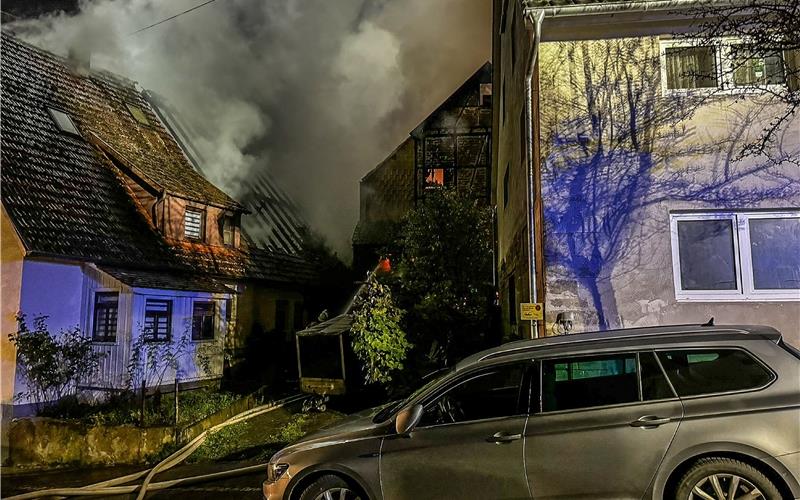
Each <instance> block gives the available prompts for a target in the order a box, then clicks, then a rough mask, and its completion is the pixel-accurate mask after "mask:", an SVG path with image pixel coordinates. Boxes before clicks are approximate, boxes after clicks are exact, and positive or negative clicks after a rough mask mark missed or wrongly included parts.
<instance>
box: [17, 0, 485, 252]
mask: <svg viewBox="0 0 800 500" xmlns="http://www.w3.org/2000/svg"><path fill="white" fill-rule="evenodd" d="M199 3H201V2H200V0H175V1H169V2H166V1H163V0H85V1H83V2H82V3H81V11H80V14H78V15H75V16H69V15H65V14H56V15H51V16H47V17H43V18H40V19H37V20H32V21H21V22H17V23H14V29H15V31H16V33H17V34H18V35H19V36H21V37H23V38H24V39H26V40H28V41H30V42H31V43H33V44H35V45H38V46H40V47H42V48H45V49H47V50H51V51H53V52H56V53H60V54H62V55H66V54H67V52H68V51H69V50H74V51H77V52H79V53H80V52H84V53H86V52H89V53H91V57H92V66H93V67H95V68H104V69H108V70H110V71H113V72H116V73H120V74H123V75H126V76H128V77H130V78H131V79H133V80H136V81H138V82H139V83H140V84H141V85H142V86H143V87H144V88H147V89H151V90H154V91H156V92H157V93H159V94H161V95H163V96H165V97H166V98H167V99H168V101H169V102H170V103H171V104H172V105H173V106H174V107H175V108H177V110H178V111H179V112H180V113H181V114H182V115H183V116H185V117H186V119H187V120H188V121H190V122H193V123H195V124H196V125H197V135H198V136H197V137H196V142H197V144H198V147H200V148H201V149H202V151H201V153H202V154H203V156H204V157H205V158H206V159H207V161H208V162H209V163H210V164H209V165H207V166H206V168H205V170H206V171H207V172H210V174H209V176H210V177H211V180H212V181H213V182H215V183H217V184H218V185H219V186H221V187H222V188H223V189H225V190H226V191H228V192H229V193H230V194H232V195H233V196H234V197H236V196H239V195H241V194H243V193H244V192H245V191H246V187H247V179H248V177H249V175H250V173H251V172H252V171H253V170H254V169H268V170H269V171H270V172H271V173H272V174H273V175H274V176H275V177H276V178H277V179H278V180H279V181H280V182H281V183H282V184H283V185H284V186H285V187H286V188H287V189H288V190H289V191H290V193H291V194H292V195H293V196H294V198H295V199H296V201H297V202H298V205H300V207H301V208H302V209H303V210H304V211H305V215H306V217H307V218H308V220H309V221H310V223H311V225H312V227H313V228H314V229H315V230H317V231H319V232H320V233H321V234H323V235H325V236H326V237H327V238H328V239H329V240H330V242H331V243H332V244H333V246H334V248H336V249H337V250H338V251H339V252H341V253H342V254H344V255H347V254H349V245H350V236H351V233H352V229H353V227H354V224H355V221H356V219H357V217H358V180H359V179H360V178H361V177H362V176H363V175H364V174H365V173H366V172H367V171H369V170H370V169H371V168H372V167H373V166H374V165H375V164H376V163H377V162H378V161H380V160H381V159H382V158H383V157H384V156H385V155H386V154H388V153H389V152H391V151H392V150H393V149H394V147H395V146H396V145H397V144H398V143H399V142H400V141H402V140H403V138H404V137H405V135H406V134H407V133H408V132H409V131H410V130H411V129H412V128H413V127H415V126H416V125H417V124H418V123H419V122H420V121H421V120H422V119H423V118H424V117H425V116H426V115H427V114H428V113H429V112H430V111H432V110H433V109H434V108H435V107H436V106H437V105H438V104H439V103H440V102H441V101H442V100H443V99H444V98H446V97H447V96H448V95H449V94H450V92H452V91H453V90H454V89H455V88H456V87H457V86H458V85H459V84H460V83H461V82H463V80H465V79H466V78H467V77H468V76H469V75H471V74H472V72H474V71H475V70H476V69H477V68H478V67H479V66H480V65H481V64H482V63H483V62H485V61H486V60H488V59H489V58H490V53H491V50H490V45H491V39H490V32H491V2H490V1H489V0H335V1H331V0H217V1H216V2H214V3H211V4H209V5H207V6H205V7H202V8H200V9H197V10H195V11H192V12H190V13H188V14H185V15H183V16H180V17H178V18H176V19H174V20H172V21H169V22H166V23H164V24H161V25H159V26H156V27H154V28H151V29H148V30H145V31H142V32H140V33H136V34H131V33H133V32H135V31H136V30H138V29H140V28H142V27H143V26H147V25H149V24H152V23H153V22H156V21H159V20H161V19H164V18H166V17H169V16H171V15H174V14H176V13H178V12H181V11H184V10H186V9H188V8H190V7H193V6H195V5H197V4H199Z"/></svg>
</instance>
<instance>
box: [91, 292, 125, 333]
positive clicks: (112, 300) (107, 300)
mask: <svg viewBox="0 0 800 500" xmlns="http://www.w3.org/2000/svg"><path fill="white" fill-rule="evenodd" d="M118 304H119V293H117V292H98V293H96V294H95V296H94V324H93V327H92V340H94V341H95V342H116V340H117V310H118Z"/></svg>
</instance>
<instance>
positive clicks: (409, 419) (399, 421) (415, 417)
mask: <svg viewBox="0 0 800 500" xmlns="http://www.w3.org/2000/svg"><path fill="white" fill-rule="evenodd" d="M421 418H422V405H414V406H412V407H411V408H404V409H403V410H401V411H400V413H398V414H397V417H396V418H395V420H394V428H395V430H396V431H397V434H400V435H402V434H408V433H409V432H411V431H413V430H414V427H416V426H417V424H418V423H419V421H420V419H421Z"/></svg>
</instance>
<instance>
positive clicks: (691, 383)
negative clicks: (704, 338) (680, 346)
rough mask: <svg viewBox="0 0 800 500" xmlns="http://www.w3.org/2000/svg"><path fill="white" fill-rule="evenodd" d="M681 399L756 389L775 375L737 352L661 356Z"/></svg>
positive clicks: (703, 351) (704, 351)
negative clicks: (683, 397) (682, 397)
mask: <svg viewBox="0 0 800 500" xmlns="http://www.w3.org/2000/svg"><path fill="white" fill-rule="evenodd" d="M658 359H659V360H661V364H662V365H663V366H664V370H665V371H666V372H667V376H668V377H669V379H670V381H671V382H672V385H673V386H674V387H675V390H676V391H677V392H678V395H679V396H696V395H699V394H713V393H718V392H730V391H742V390H747V389H756V388H759V387H763V386H765V385H767V384H768V383H769V382H771V381H772V379H773V377H774V376H773V374H772V372H770V371H769V370H767V369H766V368H765V367H764V366H763V365H762V364H761V363H759V362H758V361H756V360H755V359H754V358H753V357H752V356H750V355H749V354H747V353H746V352H744V351H741V350H738V349H693V350H689V349H687V350H679V351H678V350H676V351H666V352H659V353H658Z"/></svg>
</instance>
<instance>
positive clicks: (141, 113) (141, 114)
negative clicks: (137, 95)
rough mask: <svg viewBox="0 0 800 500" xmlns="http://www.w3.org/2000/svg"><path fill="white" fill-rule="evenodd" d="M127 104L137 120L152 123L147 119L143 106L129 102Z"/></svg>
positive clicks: (147, 123) (143, 123)
mask: <svg viewBox="0 0 800 500" xmlns="http://www.w3.org/2000/svg"><path fill="white" fill-rule="evenodd" d="M125 106H126V107H127V108H128V111H129V112H130V114H131V116H133V117H134V118H135V119H136V121H137V122H139V123H141V124H142V125H150V120H148V119H147V115H145V114H144V111H142V108H140V107H139V106H136V105H134V104H129V103H125Z"/></svg>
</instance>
